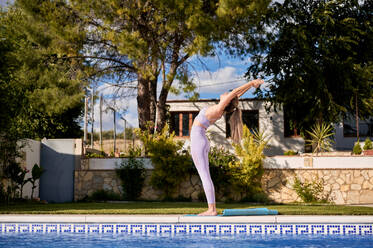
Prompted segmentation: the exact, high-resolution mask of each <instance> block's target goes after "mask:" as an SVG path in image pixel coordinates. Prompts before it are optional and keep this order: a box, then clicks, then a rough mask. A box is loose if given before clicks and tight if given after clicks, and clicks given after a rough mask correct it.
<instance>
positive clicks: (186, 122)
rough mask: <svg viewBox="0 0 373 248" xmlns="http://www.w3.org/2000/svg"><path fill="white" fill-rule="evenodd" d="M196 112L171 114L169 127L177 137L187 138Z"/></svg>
mask: <svg viewBox="0 0 373 248" xmlns="http://www.w3.org/2000/svg"><path fill="white" fill-rule="evenodd" d="M197 114H198V112H171V120H170V127H171V131H174V132H175V135H176V136H178V137H188V136H189V135H190V130H191V128H192V124H193V120H194V118H196V116H197Z"/></svg>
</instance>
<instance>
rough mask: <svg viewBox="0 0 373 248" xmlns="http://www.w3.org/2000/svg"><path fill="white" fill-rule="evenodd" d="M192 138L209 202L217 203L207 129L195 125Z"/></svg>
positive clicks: (197, 163)
mask: <svg viewBox="0 0 373 248" xmlns="http://www.w3.org/2000/svg"><path fill="white" fill-rule="evenodd" d="M190 139H191V153H192V158H193V162H194V165H195V166H196V168H197V171H198V174H199V177H200V178H201V181H202V186H203V190H204V191H205V195H206V199H207V203H208V204H211V203H215V189H214V184H213V182H212V180H211V176H210V169H209V158H208V153H209V151H210V144H209V141H208V139H207V137H206V130H205V129H204V128H203V127H200V126H195V125H193V126H192V130H191V133H190Z"/></svg>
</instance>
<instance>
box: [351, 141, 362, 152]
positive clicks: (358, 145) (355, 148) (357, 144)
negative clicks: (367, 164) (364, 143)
mask: <svg viewBox="0 0 373 248" xmlns="http://www.w3.org/2000/svg"><path fill="white" fill-rule="evenodd" d="M362 152H363V150H362V149H361V146H360V142H359V141H357V142H356V143H355V145H354V148H353V150H352V153H353V154H356V155H359V154H361V153H362Z"/></svg>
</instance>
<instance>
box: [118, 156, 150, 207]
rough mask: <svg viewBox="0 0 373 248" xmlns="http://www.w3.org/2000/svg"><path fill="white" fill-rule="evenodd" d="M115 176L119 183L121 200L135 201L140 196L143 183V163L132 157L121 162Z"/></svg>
mask: <svg viewBox="0 0 373 248" xmlns="http://www.w3.org/2000/svg"><path fill="white" fill-rule="evenodd" d="M116 174H117V176H118V177H119V179H120V181H121V186H122V189H123V198H124V199H125V200H136V199H137V198H139V196H140V195H141V191H142V187H143V186H144V181H145V168H144V163H143V162H142V161H141V160H139V159H136V158H134V157H129V158H128V160H126V161H123V162H122V163H121V165H120V167H119V169H116Z"/></svg>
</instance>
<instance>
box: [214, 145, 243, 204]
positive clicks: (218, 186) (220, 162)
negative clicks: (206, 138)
mask: <svg viewBox="0 0 373 248" xmlns="http://www.w3.org/2000/svg"><path fill="white" fill-rule="evenodd" d="M236 161H237V158H236V156H235V155H234V154H232V153H230V152H229V151H228V150H226V149H225V148H224V147H215V146H214V147H211V150H210V153H209V167H210V175H211V178H212V179H213V180H214V181H215V182H217V183H215V193H216V196H217V199H218V197H219V196H220V195H221V196H222V197H229V196H230V193H231V192H232V189H231V182H232V181H233V178H232V173H231V170H230V167H229V164H230V163H234V162H236Z"/></svg>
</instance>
